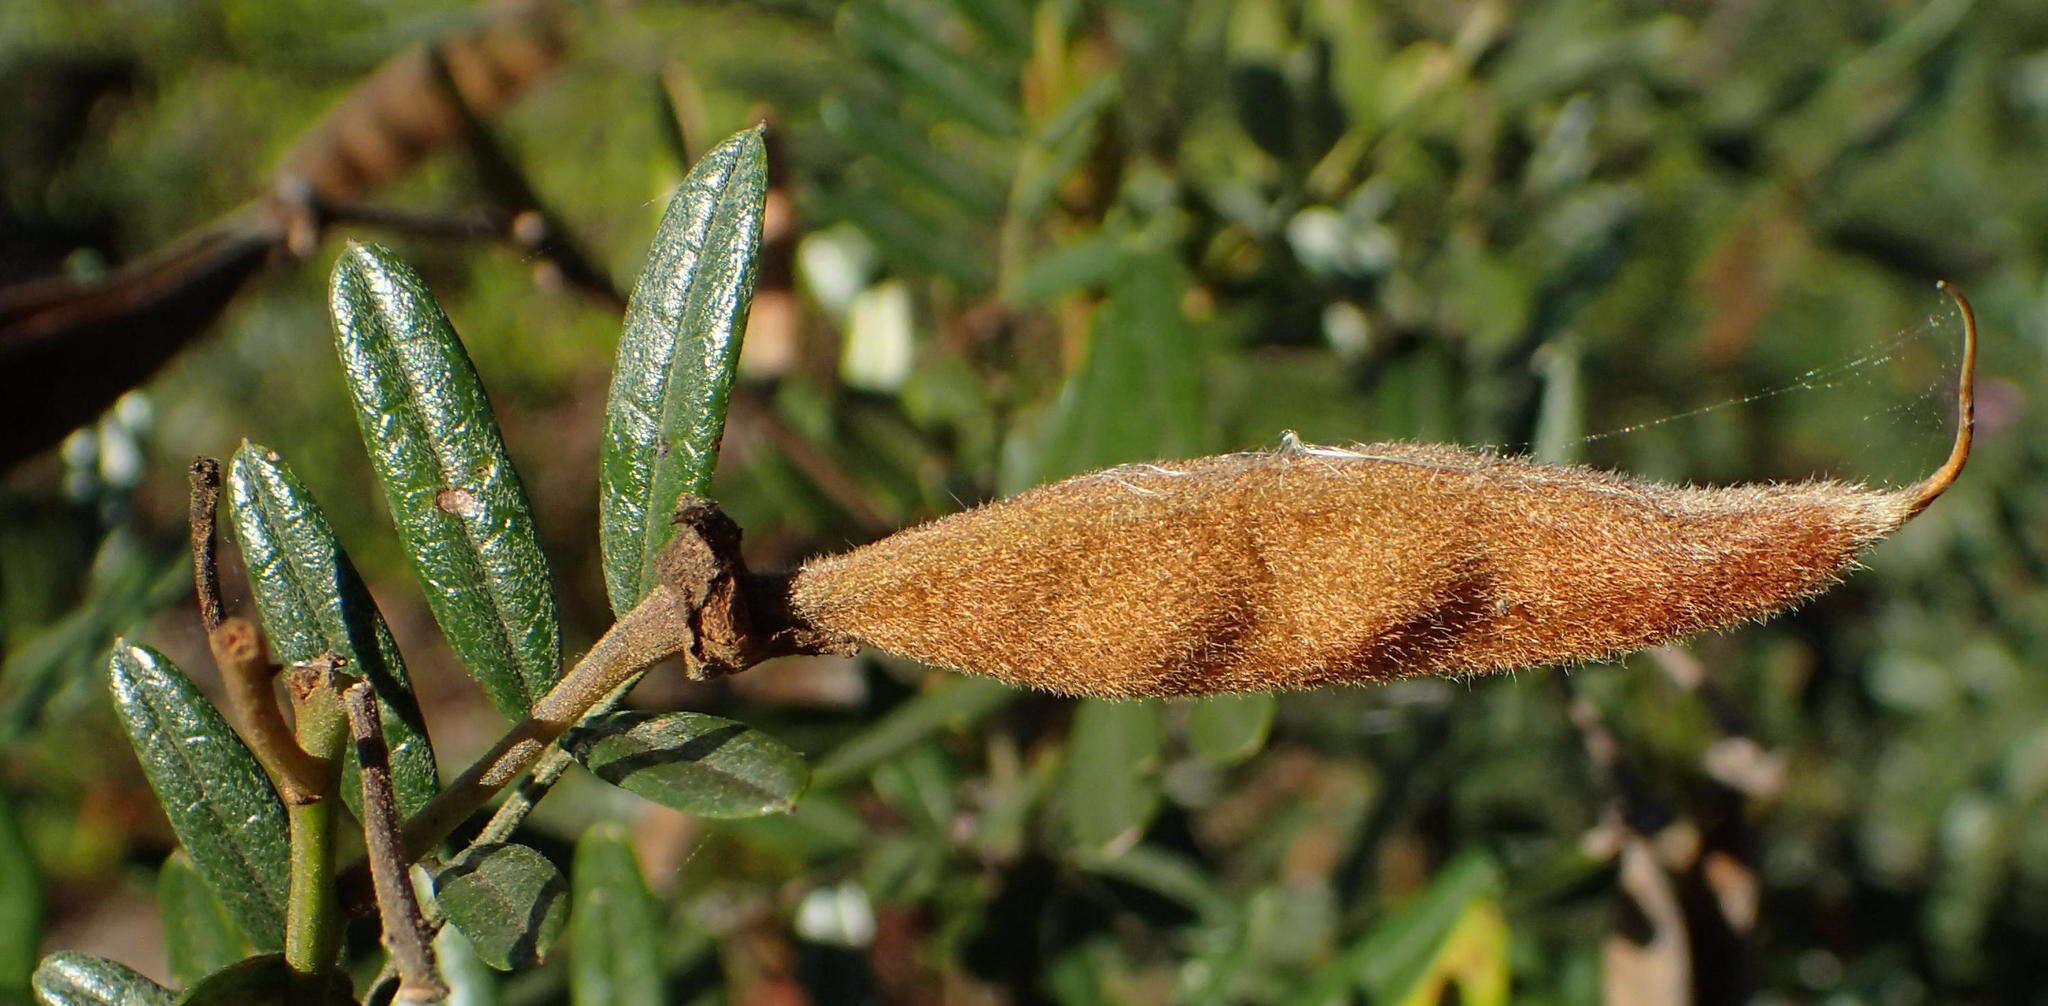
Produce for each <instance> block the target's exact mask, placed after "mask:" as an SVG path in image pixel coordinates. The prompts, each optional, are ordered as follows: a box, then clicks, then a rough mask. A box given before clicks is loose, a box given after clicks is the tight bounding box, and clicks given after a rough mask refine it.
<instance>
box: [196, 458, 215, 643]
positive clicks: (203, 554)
mask: <svg viewBox="0 0 2048 1006" xmlns="http://www.w3.org/2000/svg"><path fill="white" fill-rule="evenodd" d="M219 512H220V461H219V460H217V459H215V458H208V457H197V458H193V459H192V506H191V512H190V515H189V522H190V525H191V529H192V589H193V592H194V593H196V594H198V595H199V625H200V627H201V628H203V629H205V630H206V632H207V634H208V635H212V633H213V630H215V629H218V628H220V623H221V605H220V559H219V556H218V554H217V553H216V551H215V548H214V524H215V522H216V521H217V520H218V515H219ZM218 656H219V655H218V654H216V655H215V657H216V659H218Z"/></svg>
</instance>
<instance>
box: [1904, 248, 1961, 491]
mask: <svg viewBox="0 0 2048 1006" xmlns="http://www.w3.org/2000/svg"><path fill="white" fill-rule="evenodd" d="M1934 285H1935V288H1936V289H1938V290H1940V291H1941V292H1943V293H1945V294H1948V295H1949V297H1950V298H1951V299H1953V300H1954V301H1955V302H1956V310H1958V311H1960V312H1962V315H1963V366H1962V376H1961V377H1960V378H1958V379H1957V381H1956V439H1955V446H1953V447H1951V448H1950V449H1949V452H1948V460H1947V461H1944V462H1942V465H1941V467H1940V468H1937V469H1935V470H1934V474H1932V475H1929V476H1927V478H1926V479H1924V480H1922V481H1921V483H1920V484H1919V485H1917V486H1914V487H1912V488H1911V489H1909V490H1908V492H1910V493H1911V494H1912V495H1911V497H1910V498H1909V499H1908V500H1907V502H1906V512H1905V516H1904V519H1905V520H1911V519H1913V517H1915V516H1916V515H1918V514H1919V513H1920V511H1922V510H1925V509H1927V507H1928V504H1930V503H1933V502H1934V501H1935V500H1937V499H1940V498H1941V494H1942V493H1945V492H1947V491H1948V487H1949V486H1952V485H1954V484H1955V482H1956V476H1958V475H1961V474H1962V473H1963V465H1965V464H1967V463H1968V462H1969V460H1970V440H1971V437H1972V436H1973V435H1974V434H1975V432H1976V429H1977V388H1976V385H1977V312H1976V310H1975V309H1974V308H1972V307H1970V300H1969V298H1967V297H1965V296H1963V292H1962V291H1961V290H1958V289H1956V285H1955V284H1954V283H1950V282H1949V281H1948V280H1941V281H1940V282H1937V283H1936V284H1934Z"/></svg>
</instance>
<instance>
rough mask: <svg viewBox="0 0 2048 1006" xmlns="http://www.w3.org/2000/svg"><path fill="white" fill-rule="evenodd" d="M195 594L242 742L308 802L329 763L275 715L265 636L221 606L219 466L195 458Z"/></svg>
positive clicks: (294, 798) (290, 794) (299, 800)
mask: <svg viewBox="0 0 2048 1006" xmlns="http://www.w3.org/2000/svg"><path fill="white" fill-rule="evenodd" d="M188 517H189V520H190V524H191V531H192V588H193V592H194V593H195V594H197V595H198V596H199V624H200V625H201V626H203V627H204V628H205V629H206V646H207V649H209V650H211V651H213V662H214V664H215V666H218V667H219V668H220V677H221V682H222V683H223V684H224V685H225V686H226V689H227V705H228V712H229V713H230V715H232V716H233V717H234V719H235V724H236V725H237V726H238V727H240V728H241V732H242V739H243V740H245V741H247V742H248V744H249V749H250V750H251V751H253V752H255V754H256V760H257V761H259V762H261V763H262V764H263V767H264V768H265V769H266V770H268V771H269V772H270V775H271V778H273V779H275V780H276V781H277V784H278V788H279V789H280V790H282V791H283V794H282V795H283V796H284V798H285V801H286V802H288V803H292V804H303V803H310V802H312V801H314V800H318V799H319V798H320V794H321V792H322V791H323V790H325V788H326V785H327V771H328V770H327V765H326V764H325V763H324V762H322V761H321V760H320V759H318V758H315V757H313V756H312V755H309V754H307V753H306V751H305V749H304V748H301V747H300V746H299V742H298V741H297V740H296V739H295V738H294V737H293V734H292V728H291V727H290V726H287V725H286V724H285V721H284V715H283V713H282V712H281V711H280V710H279V709H278V706H277V696H276V693H274V692H273V691H272V690H271V686H270V682H271V679H272V678H273V677H275V676H276V675H277V665H275V664H273V663H271V662H270V653H269V650H268V649H267V648H266V647H265V646H264V645H263V633H262V631H261V630H259V629H258V628H257V627H256V623H254V622H251V621H249V620H248V619H246V618H240V617H235V618H229V617H226V616H225V615H223V613H222V605H221V601H220V554H219V550H218V547H217V542H216V533H215V532H216V527H217V525H218V523H219V520H220V462H219V461H217V460H215V459H213V458H208V457H199V458H194V459H193V460H192V503H191V510H190V513H189V515H188Z"/></svg>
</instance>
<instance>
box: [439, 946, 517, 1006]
mask: <svg viewBox="0 0 2048 1006" xmlns="http://www.w3.org/2000/svg"><path fill="white" fill-rule="evenodd" d="M434 963H436V964H439V965H440V966H441V979H442V980H443V981H445V982H447V983H448V1001H447V1006H498V1003H499V1002H500V1001H502V1000H501V998H500V996H499V995H498V973H497V972H496V971H494V970H492V969H491V967H490V965H488V964H485V963H484V962H483V961H481V960H478V959H477V956H476V946H475V945H474V944H472V943H470V942H469V937H467V936H464V935H462V930H460V929H457V928H456V927H454V926H442V927H441V934H440V935H439V936H436V937H434Z"/></svg>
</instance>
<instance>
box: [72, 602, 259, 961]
mask: <svg viewBox="0 0 2048 1006" xmlns="http://www.w3.org/2000/svg"><path fill="white" fill-rule="evenodd" d="M108 674H109V677H110V678H111V679H112V685H113V692H114V706H115V710H116V712H117V713H118V714H119V716H120V719H121V725H122V726H123V727H125V728H126V729H127V731H128V740H129V742H130V743H132V744H133V745H134V746H135V754H136V757H137V758H138V759H140V760H141V762H142V772H143V774H144V775H146V776H148V777H149V784H150V786H151V788H153V789H155V790H156V795H157V800H158V801H159V802H161V803H162V804H163V808H164V813H165V814H166V815H168V816H169V817H170V819H171V829H172V830H173V831H175V832H177V834H178V841H180V842H182V843H183V844H184V846H185V850H186V851H187V852H189V853H190V854H191V856H192V866H193V868H194V869H196V870H197V871H198V872H199V875H200V876H201V877H203V878H205V880H206V883H207V886H209V887H211V888H213V891H214V893H215V894H216V895H218V896H219V897H220V900H221V903H222V904H223V905H225V906H227V910H228V914H229V915H230V916H232V917H233V918H234V920H235V924H236V925H237V926H239V927H241V930H242V932H243V934H244V935H246V936H248V937H249V942H250V944H251V945H253V946H255V947H256V948H257V949H258V950H276V949H278V948H279V947H281V946H282V945H283V939H284V904H285V877H286V872H287V870H286V865H285V859H286V843H285V820H284V805H283V804H281V803H279V802H278V799H277V790H276V789H274V788H272V786H271V785H270V778H269V777H268V776H266V775H264V774H263V769H262V767H261V766H259V765H258V764H257V763H256V757H255V756H254V755H252V754H250V753H249V749H248V748H246V747H244V746H242V740H241V738H239V737H237V736H235V732H234V731H233V730H231V729H229V727H228V724H227V721H226V720H224V719H222V718H221V715H220V712H219V711H218V710H216V709H214V708H213V704H212V703H210V702H208V701H206V697H205V696H203V695H201V694H199V689H197V688H194V687H193V686H192V682H191V681H190V680H189V679H187V678H186V677H185V675H184V673H183V672H181V671H179V670H178V669H177V668H176V667H175V666H173V665H172V664H171V662H170V661H169V660H166V659H164V657H163V655H162V654H160V653H157V652H156V651H155V650H152V649H150V648H148V647H146V646H134V645H130V644H128V643H127V642H125V641H116V642H115V644H114V654H113V659H112V660H111V661H110V666H109V669H108Z"/></svg>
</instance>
